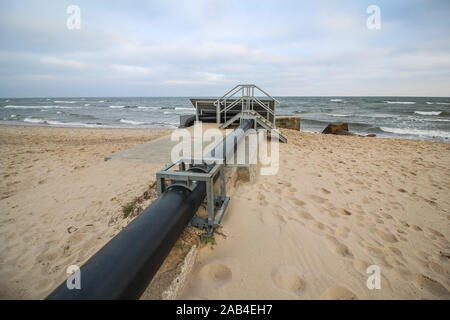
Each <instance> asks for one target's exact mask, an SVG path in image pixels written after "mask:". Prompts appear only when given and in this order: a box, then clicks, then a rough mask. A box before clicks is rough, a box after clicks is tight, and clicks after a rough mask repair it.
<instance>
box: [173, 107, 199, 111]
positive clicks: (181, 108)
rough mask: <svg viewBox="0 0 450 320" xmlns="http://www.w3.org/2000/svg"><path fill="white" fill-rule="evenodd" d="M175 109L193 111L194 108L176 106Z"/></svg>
mask: <svg viewBox="0 0 450 320" xmlns="http://www.w3.org/2000/svg"><path fill="white" fill-rule="evenodd" d="M175 110H189V111H195V109H194V108H183V107H176V108H175Z"/></svg>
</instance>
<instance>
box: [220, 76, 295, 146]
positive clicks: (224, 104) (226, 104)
mask: <svg viewBox="0 0 450 320" xmlns="http://www.w3.org/2000/svg"><path fill="white" fill-rule="evenodd" d="M255 89H256V91H257V92H258V91H259V92H260V93H262V94H263V95H265V96H266V100H265V101H269V103H267V102H266V103H264V102H263V101H261V100H260V99H259V98H258V97H257V96H255ZM238 94H241V96H240V97H236V95H238ZM267 98H268V99H269V100H267ZM270 102H271V103H272V106H273V107H272V108H271V106H270ZM278 104H279V102H278V101H277V100H276V99H275V98H273V97H272V96H271V95H269V94H268V93H267V92H265V91H264V90H262V89H261V88H259V87H258V86H256V85H254V84H240V85H237V86H235V87H234V88H233V89H231V90H230V91H228V92H227V93H226V94H224V95H223V96H222V97H221V98H219V99H217V100H216V101H215V102H214V105H215V107H216V122H217V123H220V121H221V119H224V123H223V124H222V125H221V126H220V128H222V129H224V128H227V127H228V126H230V125H231V124H232V123H234V122H236V121H238V120H239V121H242V120H243V119H251V120H253V121H254V124H255V129H257V128H258V127H260V128H262V129H264V130H268V131H270V132H271V134H275V135H276V136H277V137H278V138H279V139H280V141H282V142H287V138H286V137H284V136H283V135H282V134H281V133H280V131H279V130H278V129H277V128H276V125H275V107H276V105H278ZM239 107H240V112H238V113H235V114H234V113H233V116H232V117H231V118H230V119H227V112H228V111H231V110H236V109H237V108H239ZM255 109H258V111H259V112H258V111H256V110H255ZM263 114H265V116H264V115H263Z"/></svg>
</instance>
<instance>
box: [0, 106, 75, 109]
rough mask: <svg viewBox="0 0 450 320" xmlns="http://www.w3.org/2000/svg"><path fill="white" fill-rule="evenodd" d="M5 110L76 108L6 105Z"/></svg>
mask: <svg viewBox="0 0 450 320" xmlns="http://www.w3.org/2000/svg"><path fill="white" fill-rule="evenodd" d="M3 108H5V109H76V108H77V107H63V106H17V105H7V106H4V107H3Z"/></svg>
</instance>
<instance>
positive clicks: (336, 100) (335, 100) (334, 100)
mask: <svg viewBox="0 0 450 320" xmlns="http://www.w3.org/2000/svg"><path fill="white" fill-rule="evenodd" d="M330 101H331V102H342V101H344V100H342V99H330Z"/></svg>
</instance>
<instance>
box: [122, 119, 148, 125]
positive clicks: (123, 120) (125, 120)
mask: <svg viewBox="0 0 450 320" xmlns="http://www.w3.org/2000/svg"><path fill="white" fill-rule="evenodd" d="M120 122H122V123H126V124H132V125H133V126H139V125H142V124H149V123H148V122H140V121H134V120H127V119H120Z"/></svg>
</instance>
